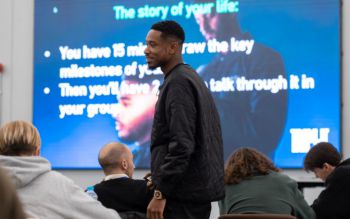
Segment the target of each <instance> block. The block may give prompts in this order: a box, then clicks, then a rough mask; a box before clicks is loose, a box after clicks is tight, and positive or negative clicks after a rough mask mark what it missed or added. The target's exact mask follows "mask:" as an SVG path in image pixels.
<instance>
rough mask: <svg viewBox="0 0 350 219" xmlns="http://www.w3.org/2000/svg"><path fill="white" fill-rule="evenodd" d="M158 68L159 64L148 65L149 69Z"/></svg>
mask: <svg viewBox="0 0 350 219" xmlns="http://www.w3.org/2000/svg"><path fill="white" fill-rule="evenodd" d="M156 68H158V66H153V65H148V69H149V70H155V69H156Z"/></svg>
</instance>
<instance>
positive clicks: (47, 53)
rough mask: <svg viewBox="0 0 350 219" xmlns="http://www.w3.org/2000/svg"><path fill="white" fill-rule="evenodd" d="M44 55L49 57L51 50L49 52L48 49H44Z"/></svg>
mask: <svg viewBox="0 0 350 219" xmlns="http://www.w3.org/2000/svg"><path fill="white" fill-rule="evenodd" d="M44 56H45V57H46V58H49V57H50V56H51V52H50V51H49V50H46V51H45V52H44Z"/></svg>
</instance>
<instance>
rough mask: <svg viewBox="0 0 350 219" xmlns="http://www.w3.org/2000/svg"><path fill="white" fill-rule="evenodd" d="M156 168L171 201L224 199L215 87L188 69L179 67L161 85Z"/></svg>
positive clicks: (156, 180)
mask: <svg viewBox="0 0 350 219" xmlns="http://www.w3.org/2000/svg"><path fill="white" fill-rule="evenodd" d="M151 170H152V179H153V183H154V184H155V186H156V188H157V189H159V190H160V191H161V192H162V193H163V194H164V195H165V197H166V198H167V199H173V200H179V201H191V202H192V203H194V202H195V203H201V202H210V201H215V200H219V199H221V198H223V197H224V180H223V176H224V161H223V143H222V137H221V127H220V119H219V115H218V112H217V110H216V107H215V104H214V101H213V98H212V96H211V94H210V91H209V89H208V88H207V87H206V85H205V84H204V82H203V80H202V79H201V78H200V76H199V75H198V74H197V73H196V72H195V71H194V70H193V69H192V68H191V67H189V66H188V65H185V64H179V65H177V66H175V67H174V68H173V69H172V70H171V71H170V72H169V73H167V74H166V76H165V78H164V83H163V85H162V86H161V87H160V93H159V97H158V102H157V104H156V113H155V118H154V123H153V129H152V141H151Z"/></svg>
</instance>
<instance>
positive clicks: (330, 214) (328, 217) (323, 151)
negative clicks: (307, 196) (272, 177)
mask: <svg viewBox="0 0 350 219" xmlns="http://www.w3.org/2000/svg"><path fill="white" fill-rule="evenodd" d="M304 168H305V170H306V171H312V172H314V173H315V175H316V177H317V178H320V179H321V180H322V181H324V182H325V186H326V188H325V189H324V190H323V191H322V192H321V193H320V195H319V196H318V198H317V199H316V200H315V201H314V203H313V204H312V205H311V207H312V208H313V209H314V211H315V213H316V218H317V219H342V218H344V219H345V218H350V208H349V202H350V187H349V185H350V159H347V160H344V161H342V162H341V156H340V154H339V153H338V151H337V149H336V148H335V147H334V146H333V145H332V144H330V143H327V142H320V143H318V144H316V145H315V146H313V147H312V148H311V149H310V151H309V152H308V153H307V154H306V156H305V160H304Z"/></svg>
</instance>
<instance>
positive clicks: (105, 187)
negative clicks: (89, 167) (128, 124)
mask: <svg viewBox="0 0 350 219" xmlns="http://www.w3.org/2000/svg"><path fill="white" fill-rule="evenodd" d="M98 162H99V163H100V165H101V167H102V169H103V172H104V174H105V175H106V176H105V178H104V179H103V181H102V182H100V183H99V184H96V185H95V186H92V187H89V188H88V189H87V193H88V194H90V195H91V196H93V197H95V198H97V200H99V201H101V203H102V204H103V205H104V206H106V207H107V208H112V209H115V210H117V211H118V212H119V213H120V214H121V215H122V214H123V212H140V213H144V214H145V215H144V216H146V211H147V206H148V203H149V201H150V200H151V199H152V197H153V191H151V190H149V189H148V188H147V182H146V181H145V180H137V179H132V175H133V173H134V163H133V155H132V153H131V151H130V149H129V148H128V147H127V146H125V145H124V144H121V143H117V142H112V143H109V144H106V145H105V146H104V147H103V148H102V149H101V150H100V153H99V156H98Z"/></svg>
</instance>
